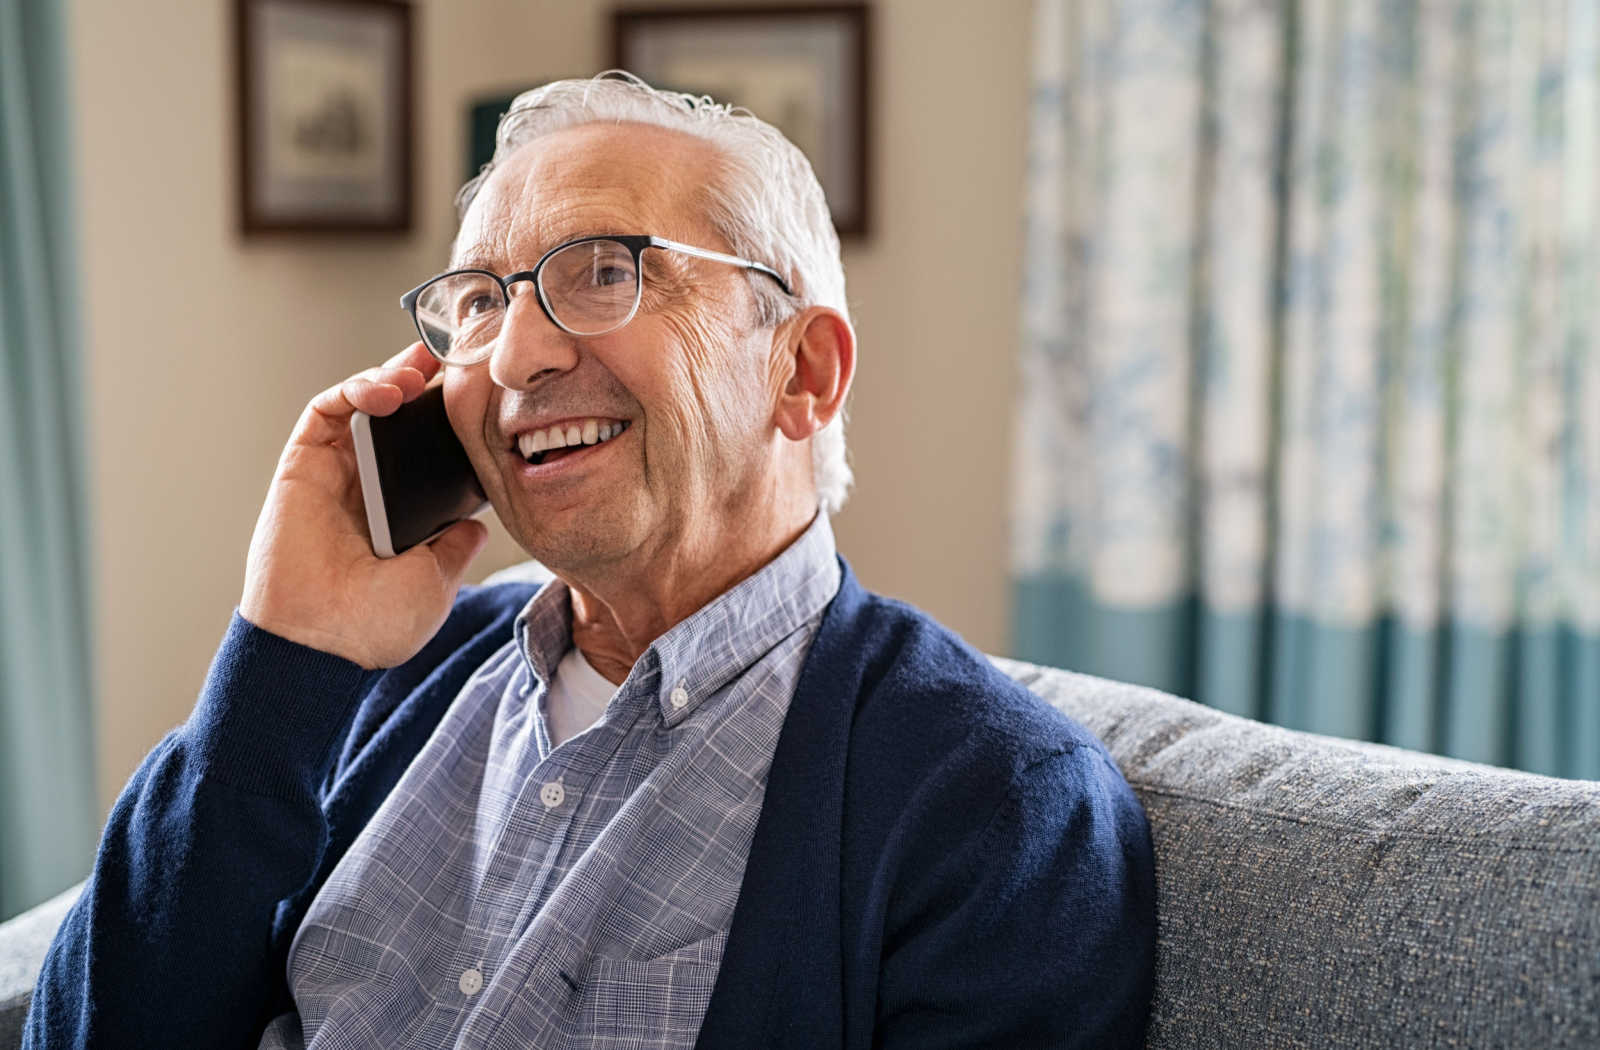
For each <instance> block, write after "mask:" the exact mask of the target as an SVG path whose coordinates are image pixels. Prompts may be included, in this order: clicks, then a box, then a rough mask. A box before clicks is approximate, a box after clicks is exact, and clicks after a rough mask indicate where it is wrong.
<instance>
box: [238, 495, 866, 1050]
mask: <svg viewBox="0 0 1600 1050" xmlns="http://www.w3.org/2000/svg"><path fill="white" fill-rule="evenodd" d="M839 575H840V573H839V564H838V560H837V558H836V556H835V553H834V541H833V532H832V529H831V528H830V526H829V523H828V519H827V517H826V515H824V514H821V513H819V514H818V515H817V518H816V520H815V521H814V522H813V523H812V525H811V527H810V528H809V529H807V530H806V532H805V533H804V534H803V535H802V536H801V537H800V539H798V540H797V541H795V543H794V544H792V545H791V546H790V547H789V548H788V549H787V550H786V551H784V552H783V554H781V555H780V556H779V557H778V558H777V559H776V560H774V561H773V562H772V563H770V564H769V565H767V566H766V567H765V568H763V569H762V570H761V571H760V572H758V573H756V574H755V575H754V576H751V577H750V578H749V579H747V580H744V581H743V582H741V583H740V584H738V585H737V586H736V587H734V588H733V589H731V590H729V591H728V592H726V593H725V594H723V595H721V596H720V597H718V598H717V599H715V600H714V601H712V602H711V603H710V604H708V605H706V606H705V607H704V608H702V609H700V610H699V611H698V612H696V613H695V614H694V615H693V616H691V617H689V618H688V619H687V620H685V621H683V622H682V623H680V624H678V625H677V626H675V627H673V628H672V630H670V631H668V632H667V633H666V634H664V635H662V636H661V637H660V638H658V639H656V641H655V642H654V643H653V644H651V646H650V648H649V649H647V650H646V651H645V653H644V655H643V656H642V657H640V659H639V660H638V662H637V663H635V664H634V667H633V670H632V672H631V673H630V674H629V675H628V679H627V681H626V682H624V683H623V684H622V686H621V688H620V689H619V690H618V692H617V693H616V695H615V696H613V697H612V698H611V700H610V702H609V703H608V704H607V705H606V709H605V713H604V714H603V715H602V717H601V719H600V721H599V722H598V723H596V724H595V725H594V726H592V727H590V728H589V729H588V730H586V731H584V732H582V733H580V734H578V735H577V736H576V737H574V738H572V739H571V740H568V741H567V742H565V743H564V744H562V745H561V746H560V747H558V748H554V749H552V748H551V746H550V739H549V735H548V731H547V727H546V724H545V712H544V697H545V693H546V686H547V685H548V683H549V681H550V677H551V675H552V673H553V672H554V670H555V668H556V665H557V664H558V663H559V662H560V660H561V657H562V656H563V655H564V654H565V653H566V651H567V649H568V648H570V646H571V644H572V636H571V615H572V614H571V601H570V595H569V592H568V590H567V588H566V586H565V585H564V584H562V583H561V582H560V581H551V582H550V583H548V584H546V585H545V586H544V587H543V588H542V589H541V590H540V591H539V592H538V594H536V595H535V596H534V598H533V599H532V600H531V601H530V602H529V603H528V606H527V607H526V608H525V609H524V610H523V612H522V614H521V615H520V616H519V617H518V620H517V623H516V629H515V637H514V638H513V639H512V640H511V641H508V642H507V643H506V645H505V646H504V647H503V648H502V649H501V650H499V651H498V652H497V653H496V654H495V655H494V656H493V657H492V658H490V659H489V660H488V662H486V663H485V664H484V665H483V666H482V667H481V668H480V669H479V670H478V672H477V673H476V674H475V675H474V676H473V677H472V678H471V679H470V680H469V681H468V683H467V685H466V686H465V687H464V688H463V689H462V691H461V693H460V695H459V696H458V697H457V698H456V701H455V703H454V704H453V705H451V707H450V710H449V712H448V713H447V714H446V715H445V717H444V719H443V720H442V721H441V722H440V724H439V726H438V728H437V729H436V730H435V731H434V733H433V736H432V737H431V739H430V740H429V741H428V743H427V745H426V746H425V747H424V748H423V750H422V751H421V753H420V754H418V755H417V757H416V759H415V760H414V761H413V762H412V763H411V766H410V768H409V769H408V770H407V771H406V773H405V775H404V776H403V777H402V778H401V779H400V782H399V783H398V784H397V785H396V786H395V789H394V791H393V792H392V793H391V794H390V795H389V797H388V798H387V799H386V800H385V801H384V803H383V805H382V806H381V807H380V808H379V809H378V811H377V813H376V814H375V815H374V816H373V818H372V821H371V822H370V823H369V824H368V825H367V827H366V828H365V829H364V830H363V831H362V833H361V834H360V836H359V837H357V839H356V840H355V842H354V843H353V844H352V845H351V847H350V850H349V852H348V853H346V854H345V856H344V857H343V858H342V859H341V860H340V862H339V864H338V865H337V866H336V867H335V868H334V870H333V872H332V874H331V875H330V876H329V878H328V880H327V882H326V883H325V884H324V885H323V887H322V889H321V891H320V892H319V893H318V895H317V897H316V899H315V900H314V901H313V902H312V904H311V907H310V910H309V911H308V912H307V914H306V917H305V920H304V921H303V922H302V923H301V925H300V928H299V931H298V932H297V933H296V935H295V938H294V944H293V947H292V948H291V950H290V953H289V964H288V978H289V985H290V988H291V990H292V991H293V993H294V999H295V1005H296V1008H297V1011H298V1013H297V1014H286V1015H284V1016H281V1017H279V1018H277V1019H276V1020H274V1021H273V1023H272V1024H271V1025H269V1026H268V1028H267V1030H266V1032H265V1033H264V1035H263V1037H262V1040H261V1045H262V1046H263V1047H294V1046H302V1045H304V1046H309V1047H319V1048H320V1047H362V1048H366V1047H372V1046H383V1047H430V1048H432V1047H440V1046H446V1045H457V1046H471V1047H519V1048H520V1047H527V1046H538V1047H542V1048H556V1047H568V1046H571V1047H580V1046H581V1047H598V1046H613V1045H615V1046H622V1045H626V1046H628V1047H692V1046H693V1045H694V1042H695V1038H696V1036H697V1034H698V1032H699V1029H700V1024H701V1021H702V1019H703V1018H704V1015H705V1010H706V1006H707V1004H708V1003H709V1002H710V1000H711V991H712V987H713V985H714V984H715V982H716V976H717V970H718V967H719V965H720V963H721V959H722V949H723V946H724V945H725V943H726V942H727V938H728V929H729V927H730V926H731V924H732V921H733V910H734V905H735V904H736V903H737V901H738V898H739V887H740V884H741V882H742V880H743V877H744V867H745V862H746V859H747V858H748V855H749V852H750V843H751V840H752V838H753V837H754V834H755V828H756V822H757V820H758V818H759V817H760V814H761V804H762V799H763V797H764V795H765V792H766V781H767V772H768V768H769V767H770V766H771V764H772V756H773V752H774V750H775V748H776V747H777V741H778V734H779V731H780V730H781V729H782V727H783V721H784V716H785V715H786V714H787V712H788V708H789V702H790V699H791V698H792V697H793V695H794V691H795V687H796V685H797V683H798V680H799V675H800V668H801V665H802V664H803V663H804V661H805V657H806V653H807V651H808V650H809V648H810V645H811V642H812V639H813V638H814V637H815V635H816V631H817V626H818V624H819V623H820V622H821V619H822V613H823V610H824V608H825V607H826V606H827V604H828V602H829V601H830V600H831V599H832V598H833V595H834V593H835V591H836V590H837V589H838V586H839Z"/></svg>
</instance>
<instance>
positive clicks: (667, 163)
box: [451, 124, 722, 270]
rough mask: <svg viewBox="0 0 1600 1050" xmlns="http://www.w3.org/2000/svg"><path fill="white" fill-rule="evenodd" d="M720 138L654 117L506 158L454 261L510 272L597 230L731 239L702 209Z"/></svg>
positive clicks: (540, 144)
mask: <svg viewBox="0 0 1600 1050" xmlns="http://www.w3.org/2000/svg"><path fill="white" fill-rule="evenodd" d="M715 160H716V153H715V150H714V148H713V147H712V146H711V144H710V143H707V142H705V141H703V140H701V139H697V138H695V137H694V136H692V135H689V134H687V133H684V132H679V131H672V130H670V129H667V128H659V127H654V126H651V125H646V124H585V125H580V126H578V127H573V128H566V129H563V130H561V131H556V132H552V133H551V134H548V135H544V136H541V137H540V138H537V139H534V140H533V141H532V142H529V143H527V144H525V145H523V146H522V147H520V148H519V149H517V150H516V151H514V152H513V153H511V154H510V155H509V156H507V157H506V158H505V159H504V160H503V161H501V162H500V164H499V165H497V166H496V167H495V169H494V171H493V172H492V173H491V174H490V176H489V178H488V179H486V180H485V181H484V183H483V185H482V187H480V189H479V192H478V195H477V197H476V198H474V199H473V202H472V205H471V206H470V207H469V208H468V209H467V213H466V214H465V215H464V216H462V219H461V229H460V231H459V232H458V233H457V235H456V241H455V246H454V250H453V252H452V253H451V257H452V264H453V265H457V266H460V265H483V266H487V267H490V268H494V269H501V270H510V269H516V268H520V267H525V266H532V265H533V263H534V262H535V261H537V259H538V258H539V256H540V255H542V254H543V253H544V252H546V251H548V250H549V249H551V248H553V247H555V246H556V245H558V244H561V243H563V242H565V241H568V240H571V239H572V238H574V237H584V236H589V235H592V234H603V233H617V234H655V235H657V236H662V237H669V238H672V239H674V240H684V241H688V242H690V243H698V244H702V245H703V246H705V247H708V248H715V247H722V245H721V244H720V240H719V239H718V238H716V237H715V235H714V233H713V232H712V231H711V229H710V224H709V222H708V221H707V220H706V218H705V216H704V215H703V214H702V212H703V210H704V209H703V207H702V206H701V204H700V201H701V200H702V192H703V189H704V187H705V186H707V185H708V184H709V183H710V181H711V178H712V176H713V174H714V172H715Z"/></svg>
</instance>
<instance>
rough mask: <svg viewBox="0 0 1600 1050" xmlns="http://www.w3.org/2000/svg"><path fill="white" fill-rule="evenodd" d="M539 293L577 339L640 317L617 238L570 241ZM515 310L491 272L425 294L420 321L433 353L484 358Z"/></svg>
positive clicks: (452, 280)
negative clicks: (508, 313)
mask: <svg viewBox="0 0 1600 1050" xmlns="http://www.w3.org/2000/svg"><path fill="white" fill-rule="evenodd" d="M538 280H539V291H540V292H541V293H542V295H543V296H544V302H545V305H546V306H547V307H548V308H549V311H550V315H551V316H552V317H553V318H554V319H555V321H556V323H557V324H559V325H560V326H561V327H562V328H565V329H566V330H567V331H569V332H572V333H573V334H575V335H600V334H602V333H605V332H609V331H611V330H612V329H614V328H617V327H618V326H620V325H621V324H623V323H624V322H625V321H627V320H628V318H629V317H630V316H631V315H632V313H633V309H634V306H635V304H636V303H637V302H638V298H639V272H638V267H637V266H636V265H635V263H634V257H633V252H632V250H630V249H629V248H628V246H627V245H625V244H620V243H618V242H617V241H606V240H600V241H583V242H580V243H578V244H570V245H568V246H567V247H565V248H562V249H561V250H560V251H558V252H556V253H555V254H554V255H551V256H549V257H548V258H547V259H545V260H544V264H543V266H541V267H540V268H539V275H538ZM508 305H509V303H508V300H507V298H506V293H505V289H504V288H502V287H501V285H500V282H499V281H498V280H496V279H495V278H493V277H490V276H489V275H487V274H481V273H456V274H447V275H446V276H444V277H441V278H439V279H438V280H436V281H434V282H433V283H432V284H430V285H428V286H427V287H426V288H424V289H423V290H422V293H421V294H420V295H418V296H417V304H416V314H417V324H418V327H419V328H420V329H421V330H422V337H423V339H424V340H426V341H427V344H428V347H429V349H431V350H432V351H433V352H434V353H435V354H437V355H439V356H440V357H442V358H446V359H452V360H453V359H458V358H467V357H472V356H476V355H477V354H478V353H480V352H481V351H482V350H483V349H484V348H486V347H487V346H488V345H489V344H490V343H492V342H493V341H494V340H495V338H496V337H497V336H498V335H499V334H500V326H501V324H502V323H503V322H504V320H505V313H506V309H507V306H508Z"/></svg>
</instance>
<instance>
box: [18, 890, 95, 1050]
mask: <svg viewBox="0 0 1600 1050" xmlns="http://www.w3.org/2000/svg"><path fill="white" fill-rule="evenodd" d="M82 888H83V887H82V886H81V885H79V886H74V887H72V888H71V889H69V890H66V891H65V892H63V893H59V894H57V895H56V896H54V897H52V898H50V899H49V900H47V901H45V902H44V903H43V904H40V905H37V906H36V907H34V908H33V909H32V910H30V911H25V912H23V913H22V914H21V915H18V916H17V917H16V918H14V919H12V920H10V921H9V922H5V923H0V1047H13V1046H17V1045H18V1044H20V1043H21V1042H22V1021H23V1019H24V1018H25V1017H26V1016H27V1013H28V997H29V996H30V995H31V994H32V992H33V982H34V981H35V979H37V978H38V976H39V967H40V966H42V965H43V964H44V955H45V952H46V951H48V950H49V948H50V942H51V941H52V940H53V939H54V938H55V935H56V927H58V926H60V925H61V920H62V919H64V918H66V915H67V910H68V909H70V908H71V907H72V902H73V901H75V900H77V899H78V891H79V890H80V889H82Z"/></svg>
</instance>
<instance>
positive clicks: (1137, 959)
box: [875, 742, 1156, 1050]
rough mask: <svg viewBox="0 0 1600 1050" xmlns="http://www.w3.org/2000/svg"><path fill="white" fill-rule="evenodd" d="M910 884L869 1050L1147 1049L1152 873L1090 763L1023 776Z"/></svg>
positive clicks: (893, 930)
mask: <svg viewBox="0 0 1600 1050" xmlns="http://www.w3.org/2000/svg"><path fill="white" fill-rule="evenodd" d="M959 823H960V816H959V815H951V819H950V820H949V822H948V823H947V828H948V826H949V824H959ZM946 834H948V832H946ZM910 878H911V883H910V885H909V886H907V887H906V892H905V893H904V894H902V897H901V899H902V900H903V901H905V902H907V904H906V906H905V907H904V908H902V909H899V911H900V914H899V915H898V917H897V918H896V920H895V921H894V922H893V923H892V924H891V926H890V928H889V929H888V930H886V934H887V936H886V940H885V944H884V952H883V959H882V963H881V969H880V972H879V989H878V991H879V1000H878V1009H877V1024H876V1032H875V1045H877V1046H881V1047H885V1048H908V1050H909V1048H912V1047H915V1048H917V1050H941V1048H951V1050H954V1048H958V1047H959V1048H977V1047H1002V1046H1003V1047H1008V1048H1019V1050H1020V1048H1025V1047H1052V1048H1054V1047H1084V1048H1089V1047H1093V1048H1097V1050H1098V1048H1111V1047H1129V1048H1138V1047H1142V1046H1143V1045H1144V1034H1145V1027H1146V1023H1147V1018H1148V1013H1149V1006H1150V997H1151V994H1152V991H1153V987H1154V976H1153V975H1154V959H1155V940H1156V921H1155V870H1154V858H1153V854H1152V849H1151V845H1150V834H1149V826H1148V824H1147V823H1146V821H1145V817H1144V811H1143V809H1142V808H1141V807H1140V805H1139V803H1138V800H1137V799H1136V798H1135V797H1134V795H1133V792H1132V790H1131V789H1130V788H1129V787H1128V785H1127V782H1126V781H1125V780H1123V778H1122V775H1121V774H1120V773H1119V772H1118V771H1117V769H1116V767H1115V766H1114V765H1113V764H1112V762H1111V761H1110V759H1109V758H1108V757H1107V756H1106V755H1105V753H1104V752H1103V751H1101V750H1100V749H1099V748H1098V747H1096V746H1093V745H1092V744H1090V743H1087V742H1085V743H1079V744H1078V745H1077V746H1076V747H1073V748H1071V749H1069V750H1066V751H1063V752H1061V753H1058V754H1055V755H1052V756H1050V757H1047V758H1043V759H1040V760H1038V761H1035V762H1033V763H1032V764H1031V765H1028V766H1026V767H1025V768H1023V769H1021V770H1020V771H1019V772H1018V773H1016V774H1015V775H1014V776H1013V777H1012V780H1011V783H1010V785H1009V787H1008V790H1007V791H1006V792H1005V794H1004V796H1003V798H1002V799H1001V801H1000V803H999V804H998V805H997V806H996V807H995V808H994V810H993V812H992V814H990V815H989V817H988V819H987V821H981V820H980V821H978V822H975V823H974V824H973V825H972V826H971V829H970V830H969V831H966V832H962V833H958V836H957V837H956V839H955V840H954V841H948V840H947V842H946V849H945V852H944V854H943V856H942V857H941V858H940V859H939V860H938V861H937V862H935V863H933V864H931V865H929V866H928V867H927V868H925V869H923V870H921V871H918V872H914V873H913V874H912V875H911V876H910Z"/></svg>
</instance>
